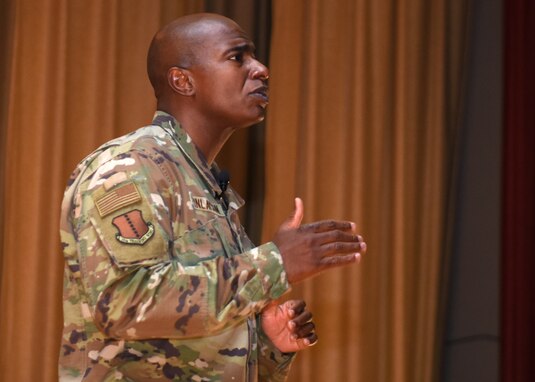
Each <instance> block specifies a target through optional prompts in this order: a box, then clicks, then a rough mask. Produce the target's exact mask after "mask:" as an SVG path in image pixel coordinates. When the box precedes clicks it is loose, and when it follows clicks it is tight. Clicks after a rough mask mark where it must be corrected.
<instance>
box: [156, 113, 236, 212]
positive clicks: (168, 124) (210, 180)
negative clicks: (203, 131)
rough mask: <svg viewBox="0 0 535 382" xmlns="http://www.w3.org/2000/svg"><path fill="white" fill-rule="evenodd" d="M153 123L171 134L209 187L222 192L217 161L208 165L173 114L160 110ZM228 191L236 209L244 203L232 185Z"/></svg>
mask: <svg viewBox="0 0 535 382" xmlns="http://www.w3.org/2000/svg"><path fill="white" fill-rule="evenodd" d="M152 124H153V125H156V126H160V127H161V128H162V129H164V130H165V131H166V132H167V133H168V134H169V135H171V136H172V137H173V140H174V141H175V143H176V145H177V146H178V148H179V149H180V150H181V151H182V152H183V153H184V155H185V156H186V157H187V158H188V159H189V160H190V162H191V164H192V165H194V166H195V167H196V168H197V170H198V171H199V172H200V173H201V174H202V176H203V178H204V180H205V182H206V185H207V187H209V188H210V189H212V190H213V191H214V192H216V193H221V187H220V186H219V183H218V181H217V179H216V178H215V176H214V174H218V173H219V171H220V170H219V167H218V166H217V164H216V163H215V162H214V163H213V165H212V166H211V167H210V166H209V165H208V162H207V161H206V158H205V157H204V154H203V153H202V152H201V151H200V150H199V149H198V147H197V146H196V145H195V143H194V142H193V140H192V139H191V137H190V136H189V135H188V133H187V132H186V131H185V130H184V129H182V128H181V127H180V124H179V123H178V121H177V120H176V119H175V118H174V117H173V116H172V115H170V114H167V113H166V112H164V111H161V110H158V111H156V113H154V118H153V120H152ZM226 193H227V196H228V199H229V202H230V203H231V206H232V203H234V206H232V207H233V208H234V209H238V208H239V207H241V206H242V205H243V204H244V201H243V199H242V198H241V197H240V196H239V195H238V194H237V193H236V192H234V190H233V189H232V188H231V187H229V188H228V189H227V192H226Z"/></svg>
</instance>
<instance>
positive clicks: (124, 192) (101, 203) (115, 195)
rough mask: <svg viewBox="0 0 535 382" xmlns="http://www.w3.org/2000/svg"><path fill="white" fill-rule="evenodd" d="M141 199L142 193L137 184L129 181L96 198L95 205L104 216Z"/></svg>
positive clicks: (101, 215)
mask: <svg viewBox="0 0 535 382" xmlns="http://www.w3.org/2000/svg"><path fill="white" fill-rule="evenodd" d="M140 200H141V195H139V191H138V190H137V188H136V185H135V184H134V183H127V184H125V185H123V186H121V187H117V188H116V189H114V190H111V191H108V192H106V193H105V194H104V195H102V196H100V197H98V198H97V199H96V200H95V206H96V207H97V210H98V213H99V215H100V217H104V216H106V215H109V214H111V213H112V212H114V211H117V210H118V209H120V208H123V207H126V206H129V205H131V204H134V203H136V202H138V201H140Z"/></svg>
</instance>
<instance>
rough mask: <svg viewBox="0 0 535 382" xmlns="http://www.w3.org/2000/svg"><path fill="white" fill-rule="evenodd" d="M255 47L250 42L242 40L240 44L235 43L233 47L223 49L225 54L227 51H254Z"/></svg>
mask: <svg viewBox="0 0 535 382" xmlns="http://www.w3.org/2000/svg"><path fill="white" fill-rule="evenodd" d="M255 49H256V47H255V46H254V44H253V43H252V42H242V43H240V44H236V45H234V46H233V47H231V48H229V49H227V50H226V51H225V54H229V53H234V52H238V53H253V52H254V51H255Z"/></svg>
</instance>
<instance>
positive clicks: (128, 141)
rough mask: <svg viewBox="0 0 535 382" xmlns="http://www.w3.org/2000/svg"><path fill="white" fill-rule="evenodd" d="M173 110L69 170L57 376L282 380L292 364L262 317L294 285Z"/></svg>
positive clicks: (64, 209)
mask: <svg viewBox="0 0 535 382" xmlns="http://www.w3.org/2000/svg"><path fill="white" fill-rule="evenodd" d="M213 171H214V168H212V169H210V168H209V167H208V165H207V163H206V161H205V160H204V159H203V156H202V154H200V153H199V151H198V150H197V148H196V147H195V145H194V144H193V142H192V141H191V139H190V137H189V136H188V135H187V134H186V132H185V131H184V130H182V129H181V128H180V126H178V124H177V122H176V121H175V119H174V118H173V117H171V116H170V115H168V114H166V113H163V112H157V113H156V114H155V118H154V121H153V124H152V125H149V126H146V127H143V128H141V129H139V130H137V131H135V132H133V133H131V134H128V135H126V136H124V137H121V138H118V139H115V140H112V141H110V142H108V143H106V144H104V145H103V146H101V147H100V148H99V149H97V150H96V151H95V152H94V153H92V154H91V155H89V156H88V157H87V158H85V159H84V160H83V161H82V162H81V163H80V165H79V166H78V167H77V168H76V170H75V171H74V173H73V174H72V175H71V178H70V180H69V184H68V187H67V190H66V192H65V197H64V200H63V204H62V213H61V241H62V246H63V252H64V258H65V277H64V296H63V302H64V303H63V304H64V306H63V308H64V330H63V336H62V344H61V351H60V368H59V373H60V381H82V380H83V381H117V380H119V381H155V380H156V381H168V380H172V381H257V380H274V381H278V380H284V379H285V378H286V374H287V372H288V370H289V366H290V363H291V361H292V358H293V357H292V356H291V355H286V354H281V353H280V352H279V351H278V350H277V349H276V348H275V347H274V345H273V344H272V343H271V342H270V341H269V340H268V339H267V338H266V337H265V335H264V334H263V333H262V331H261V330H260V327H259V325H258V322H257V316H256V313H258V312H259V311H260V310H261V309H262V308H263V307H264V306H265V305H266V304H267V303H268V302H269V301H270V300H271V299H276V298H278V297H279V296H281V295H282V294H283V293H285V292H286V291H287V290H288V289H289V285H288V283H287V280H286V274H285V272H284V268H283V265H282V258H281V256H280V253H279V251H278V249H277V247H276V246H275V245H274V244H273V243H267V244H264V245H261V246H259V247H256V248H254V247H253V245H252V244H251V242H250V241H249V239H248V238H247V235H246V234H245V232H244V230H243V227H242V226H241V224H240V223H239V220H238V216H237V209H238V208H239V207H240V206H241V205H242V204H243V201H242V200H241V199H240V198H239V196H238V195H236V194H235V193H234V192H233V191H232V190H231V189H230V188H229V190H227V192H226V195H228V207H227V205H226V204H225V203H224V202H223V200H218V198H216V197H215V193H220V192H221V189H220V187H219V185H218V183H217V181H216V179H215V177H214V175H213Z"/></svg>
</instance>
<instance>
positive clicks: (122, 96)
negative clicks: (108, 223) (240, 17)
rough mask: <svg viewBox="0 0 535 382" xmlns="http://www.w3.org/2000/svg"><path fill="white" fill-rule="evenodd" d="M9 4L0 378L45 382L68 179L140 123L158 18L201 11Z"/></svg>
mask: <svg viewBox="0 0 535 382" xmlns="http://www.w3.org/2000/svg"><path fill="white" fill-rule="evenodd" d="M10 4H11V5H12V8H11V15H10V16H11V17H10V18H9V20H11V23H12V24H11V25H12V29H13V30H12V34H11V35H8V36H6V38H7V40H6V43H5V44H4V40H2V44H3V45H2V46H6V47H11V49H10V51H9V50H7V52H9V53H8V54H6V55H5V56H4V58H3V61H2V67H1V69H2V71H3V73H4V70H5V73H7V75H6V77H5V78H7V79H8V82H9V84H8V86H4V84H2V97H1V99H0V101H1V102H2V108H3V109H2V110H4V108H6V107H7V108H6V109H5V110H6V113H5V115H4V113H2V123H3V124H2V135H3V136H4V135H5V144H3V147H5V152H4V151H2V153H1V155H2V159H3V160H2V164H3V165H5V171H4V173H3V174H2V179H1V185H2V186H3V187H2V189H3V195H2V200H1V201H0V203H1V209H2V213H3V216H2V218H3V219H2V223H3V227H2V237H3V241H2V252H1V253H2V256H1V264H2V266H1V268H0V271H1V274H0V282H1V284H0V311H1V312H2V318H1V320H0V338H2V343H3V346H2V347H1V348H0V360H1V361H0V362H1V364H0V380H2V381H56V380H57V359H58V352H59V339H60V335H61V327H62V310H61V288H62V280H63V260H62V255H61V248H60V245H59V233H58V224H59V211H60V202H61V199H62V196H63V190H64V187H65V184H66V180H67V177H68V175H69V173H70V172H71V171H72V170H73V169H74V166H75V165H76V163H78V162H79V161H80V160H81V159H82V158H83V157H84V156H85V155H87V154H88V153H90V152H91V151H92V150H93V149H95V148H96V147H97V146H99V145H100V144H101V143H104V142H105V141H107V140H109V139H111V138H113V137H116V136H119V135H121V134H125V133H127V132H129V131H132V130H134V129H136V128H138V127H141V126H142V125H143V124H146V123H149V122H150V121H151V118H152V113H153V112H154V107H155V100H154V97H153V96H152V89H151V87H150V83H149V81H148V79H147V76H146V74H145V72H146V70H145V61H146V52H147V48H148V45H149V43H150V39H151V38H152V36H153V34H154V33H155V31H156V30H158V29H159V27H160V26H161V25H162V23H164V22H167V21H169V20H171V19H173V18H175V17H178V16H180V15H183V14H186V13H192V12H197V11H201V10H203V9H204V2H203V1H188V2H184V1H160V2H154V1H152V0H143V1H137V2H136V4H135V6H132V2H129V1H124V0H123V1H117V0H115V1H91V2H88V1H83V0H43V1H32V0H20V1H16V2H12V3H10ZM3 16H4V15H2V17H3ZM6 18H7V17H6ZM3 37H4V36H3ZM3 73H2V74H3ZM4 118H5V124H4Z"/></svg>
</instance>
